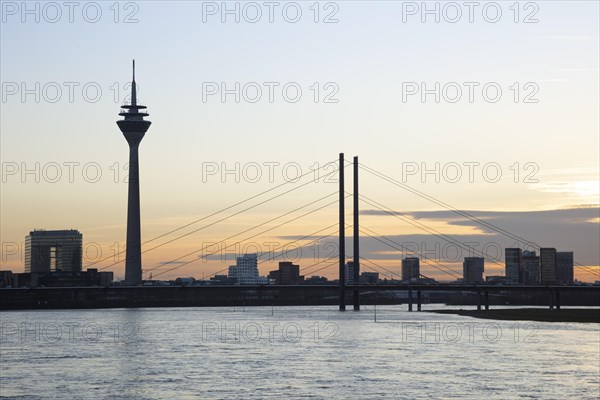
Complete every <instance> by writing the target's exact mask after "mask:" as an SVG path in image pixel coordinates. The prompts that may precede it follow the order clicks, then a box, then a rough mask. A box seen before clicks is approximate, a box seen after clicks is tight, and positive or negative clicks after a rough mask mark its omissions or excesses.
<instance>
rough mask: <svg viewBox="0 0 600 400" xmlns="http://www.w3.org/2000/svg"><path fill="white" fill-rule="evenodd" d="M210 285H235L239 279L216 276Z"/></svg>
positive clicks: (212, 278) (211, 279) (210, 281)
mask: <svg viewBox="0 0 600 400" xmlns="http://www.w3.org/2000/svg"><path fill="white" fill-rule="evenodd" d="M209 283H210V284H211V285H235V284H236V283H237V279H235V278H230V277H228V276H227V275H215V276H213V277H211V278H210V280H209Z"/></svg>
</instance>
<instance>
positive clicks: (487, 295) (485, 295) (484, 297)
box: [483, 290, 490, 311]
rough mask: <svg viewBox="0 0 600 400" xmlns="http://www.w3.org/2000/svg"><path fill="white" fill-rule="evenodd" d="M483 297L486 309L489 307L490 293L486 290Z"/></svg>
mask: <svg viewBox="0 0 600 400" xmlns="http://www.w3.org/2000/svg"><path fill="white" fill-rule="evenodd" d="M483 299H484V300H483V302H484V304H485V310H486V311H487V310H489V309H490V293H489V292H488V291H487V290H486V291H485V292H484V293H483Z"/></svg>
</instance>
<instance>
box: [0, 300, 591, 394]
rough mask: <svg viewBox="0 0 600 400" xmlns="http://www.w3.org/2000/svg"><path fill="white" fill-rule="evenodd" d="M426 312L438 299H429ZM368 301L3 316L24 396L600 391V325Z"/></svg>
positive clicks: (5, 344) (5, 351)
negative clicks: (351, 305) (363, 304)
mask: <svg viewBox="0 0 600 400" xmlns="http://www.w3.org/2000/svg"><path fill="white" fill-rule="evenodd" d="M424 308H432V309H433V308H438V309H439V308H443V306H441V305H435V306H433V305H425V306H424ZM376 316H377V322H375V310H374V308H373V306H368V307H367V308H366V309H364V308H363V310H362V311H360V312H354V311H346V312H339V311H337V309H336V308H335V307H332V306H320V307H276V308H274V309H272V308H271V307H252V308H245V309H244V308H241V307H240V308H233V307H227V308H145V309H107V310H56V311H50V310H49V311H10V312H2V313H0V327H1V331H0V396H1V397H3V398H15V399H61V400H62V399H198V398H200V399H210V398H215V399H225V398H226V399H242V398H243V399H287V398H317V399H378V398H386V399H388V398H389V399H403V398H405V399H429V398H453V399H482V398H487V399H491V398H493V399H512V398H514V399H596V398H598V396H599V395H600V330H599V329H600V325H599V324H580V323H545V322H527V321H519V322H514V321H493V320H483V319H473V318H469V317H463V316H455V315H440V314H433V313H427V312H420V313H419V312H412V313H409V312H407V311H406V306H379V307H377V309H376Z"/></svg>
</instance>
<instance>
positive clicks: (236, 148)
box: [0, 1, 600, 281]
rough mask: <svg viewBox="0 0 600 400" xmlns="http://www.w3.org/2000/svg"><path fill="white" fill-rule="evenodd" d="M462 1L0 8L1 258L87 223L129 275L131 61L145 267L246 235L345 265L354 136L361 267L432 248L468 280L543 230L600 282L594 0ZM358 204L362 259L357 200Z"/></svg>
mask: <svg viewBox="0 0 600 400" xmlns="http://www.w3.org/2000/svg"><path fill="white" fill-rule="evenodd" d="M467 3H468V2H467ZM70 7H71V8H70ZM470 7H471V6H469V5H467V4H465V2H427V3H426V4H425V5H424V3H422V2H400V1H398V2H395V1H370V2H366V1H336V2H314V1H308V2H304V1H298V2H274V3H268V2H227V3H222V2H201V1H180V2H162V1H137V2H114V1H108V2H103V1H100V2H74V3H73V5H72V6H68V5H65V4H64V3H63V2H35V1H31V2H12V1H2V2H1V12H2V14H1V18H2V20H1V25H0V29H1V32H0V33H1V35H0V75H1V82H2V93H1V96H2V99H1V103H0V106H1V110H0V133H1V137H0V144H1V150H0V156H1V162H2V190H1V194H0V199H1V204H0V211H1V224H0V233H1V236H2V238H1V242H2V260H1V263H0V267H1V268H2V269H10V270H13V271H22V270H23V258H24V257H23V251H24V248H23V244H22V243H23V240H24V238H25V236H26V235H27V234H28V232H30V231H32V230H34V229H48V230H50V229H71V228H72V229H78V230H79V231H80V232H82V234H83V238H84V268H87V267H93V268H100V269H104V270H110V271H114V272H115V275H116V277H117V278H121V277H123V274H124V253H123V254H119V253H120V252H122V251H123V249H124V244H125V228H126V226H125V223H126V204H127V161H128V148H127V143H126V141H125V140H124V138H123V136H122V134H121V132H120V131H119V130H118V128H117V126H116V124H115V121H116V120H117V119H119V116H118V112H119V106H120V104H122V103H123V102H124V101H126V100H127V95H128V91H129V90H130V80H131V60H132V59H135V60H136V65H137V71H136V80H137V83H138V93H139V94H138V97H139V99H140V100H141V101H142V102H143V103H144V104H146V105H147V106H148V110H149V113H150V117H149V118H148V119H149V120H150V121H152V126H151V127H150V129H149V131H148V133H147V134H146V137H145V138H144V140H143V141H142V144H141V146H140V175H141V177H140V190H141V216H142V241H144V242H147V243H146V244H144V246H143V250H144V254H143V255H142V259H143V270H144V277H145V278H147V277H149V274H150V273H152V276H153V277H156V278H157V279H173V278H175V277H178V276H194V277H196V278H201V277H208V276H210V275H211V274H214V273H217V272H219V271H222V270H224V269H226V268H227V266H228V265H231V264H233V263H234V258H235V256H236V255H240V254H243V253H244V252H258V253H261V254H262V255H263V256H262V257H261V262H260V264H259V269H260V271H261V273H262V274H266V273H268V271H269V270H272V269H275V268H276V262H277V261H280V260H282V259H286V260H291V261H294V262H297V263H298V264H300V266H301V269H302V271H303V273H304V274H305V275H307V276H310V275H313V274H314V275H325V276H328V277H330V278H334V277H335V276H336V274H337V266H336V258H335V257H337V245H336V241H337V238H336V236H335V235H336V234H337V232H336V229H337V227H336V224H337V202H336V200H337V197H336V196H337V195H336V191H337V188H338V183H337V179H338V175H337V172H336V168H337V165H336V164H330V163H332V162H335V161H336V160H337V158H338V154H339V153H340V152H343V153H344V154H345V157H346V164H347V165H346V167H345V171H346V180H347V183H346V191H347V192H348V193H351V192H352V186H351V180H350V179H351V177H352V167H351V166H349V164H350V162H351V161H352V157H353V156H358V157H359V161H360V164H361V170H360V174H359V175H360V194H361V195H362V196H364V197H363V198H361V203H360V209H361V229H363V232H362V235H363V238H362V242H361V253H362V256H363V257H364V258H365V260H364V262H363V266H364V268H363V270H365V271H371V270H373V271H377V272H380V275H382V276H389V277H394V276H395V274H398V273H400V262H401V259H402V258H403V257H405V256H409V255H417V256H420V257H422V258H423V260H422V273H423V274H424V275H427V276H431V277H434V278H436V279H440V280H453V279H456V278H457V277H458V275H460V274H461V273H462V258H463V257H465V256H473V255H475V256H479V255H482V254H483V255H484V256H485V257H486V271H485V274H486V275H503V274H504V269H503V254H502V249H503V248H505V247H510V246H520V247H522V248H535V247H536V246H541V247H555V248H557V249H558V250H559V251H574V254H575V262H576V264H577V265H578V267H577V268H576V278H578V279H581V280H587V281H593V280H597V279H600V277H599V276H598V273H599V271H600V267H599V266H600V254H599V252H600V250H599V246H598V243H599V242H600V229H599V225H598V223H599V222H600V209H599V203H600V201H599V176H600V171H599V165H600V164H599V150H598V149H599V111H598V110H599V109H600V107H599V106H600V105H599V82H598V76H599V71H598V69H599V66H598V62H599V61H598V60H599V58H600V57H599V55H600V54H599V11H600V10H599V4H598V2H596V1H580V2H577V1H568V2H567V1H536V2H516V3H515V2H513V1H510V2H504V1H500V2H476V3H475V4H474V5H473V6H472V7H471V8H470ZM327 174H329V175H327ZM299 177H301V178H299ZM296 178H298V179H296ZM265 191H268V192H266V193H264V194H262V195H260V196H257V195H259V194H261V193H263V192H265ZM287 191H289V193H285V192H287ZM284 193H285V194H284ZM279 194H281V195H280V196H278V197H275V198H273V197H274V196H277V195H279ZM253 196H256V197H253ZM249 198H250V200H248V201H245V200H247V199H249ZM272 198H273V199H272ZM230 206H231V207H230ZM222 210H224V211H222ZM449 210H459V211H460V212H459V213H457V212H456V211H449ZM220 211H221V212H220ZM463 211H466V213H464V212H463ZM461 212H462V213H461ZM304 214H307V215H304ZM346 214H347V218H346V221H347V222H348V224H349V225H348V229H347V232H346V234H347V236H348V245H347V246H346V252H347V255H348V257H351V256H352V245H351V223H352V204H351V199H350V198H348V199H347V204H346ZM327 235H332V236H329V237H323V236H327ZM457 243H459V244H461V245H460V246H458V245H457ZM464 243H471V244H470V245H467V246H465V245H464ZM453 246H454V247H453ZM425 259H427V261H425ZM221 273H222V272H221Z"/></svg>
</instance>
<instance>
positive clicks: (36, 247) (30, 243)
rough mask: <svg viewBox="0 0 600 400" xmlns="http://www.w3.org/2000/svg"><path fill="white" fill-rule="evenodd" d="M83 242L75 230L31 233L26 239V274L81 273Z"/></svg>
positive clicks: (35, 231) (36, 231)
mask: <svg viewBox="0 0 600 400" xmlns="http://www.w3.org/2000/svg"><path fill="white" fill-rule="evenodd" d="M82 241H83V238H82V235H81V233H79V231H77V230H75V229H70V230H57V231H46V230H34V231H32V232H29V235H27V236H26V237H25V272H39V273H45V272H54V271H62V272H79V271H81V263H82V261H81V257H82Z"/></svg>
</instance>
